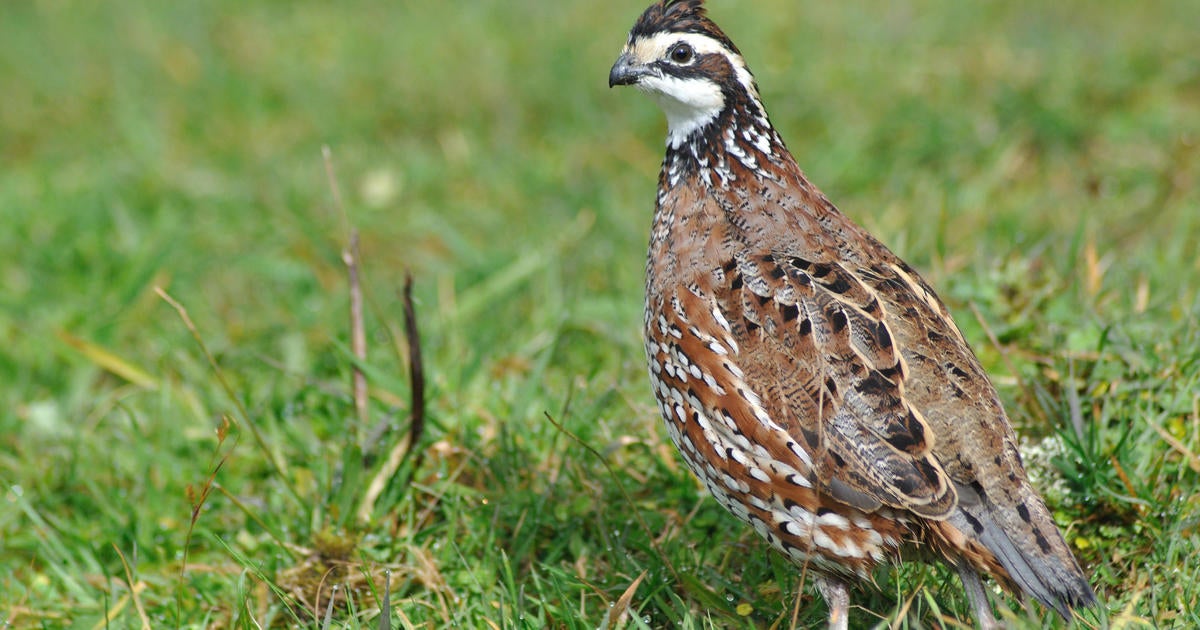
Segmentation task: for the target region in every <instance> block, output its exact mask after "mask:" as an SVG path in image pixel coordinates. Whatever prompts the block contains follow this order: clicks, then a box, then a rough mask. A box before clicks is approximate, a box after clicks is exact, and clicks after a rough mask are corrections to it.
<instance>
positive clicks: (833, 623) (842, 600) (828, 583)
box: [817, 575, 850, 630]
mask: <svg viewBox="0 0 1200 630" xmlns="http://www.w3.org/2000/svg"><path fill="white" fill-rule="evenodd" d="M817 590H818V591H821V596H822V597H824V598H825V604H826V605H827V606H829V630H846V623H847V621H849V617H850V591H849V589H847V588H846V583H845V582H843V581H841V580H839V579H837V578H833V577H826V576H823V575H822V576H818V577H817Z"/></svg>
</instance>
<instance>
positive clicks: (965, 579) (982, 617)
mask: <svg viewBox="0 0 1200 630" xmlns="http://www.w3.org/2000/svg"><path fill="white" fill-rule="evenodd" d="M954 568H956V569H958V577H960V578H962V583H963V589H964V590H966V591H967V599H969V600H971V608H972V609H973V610H974V611H975V620H976V621H978V622H979V627H980V628H982V629H983V630H1000V629H1001V628H1003V627H1004V626H1002V625H1001V624H1000V622H999V621H997V620H996V618H995V617H993V616H992V604H991V602H989V601H988V596H987V592H986V591H984V590H983V581H982V580H980V579H979V573H978V572H976V571H975V569H972V568H971V567H970V566H968V565H967V564H966V563H961V564H958V565H957V566H955V567H954Z"/></svg>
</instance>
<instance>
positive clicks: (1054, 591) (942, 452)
mask: <svg viewBox="0 0 1200 630" xmlns="http://www.w3.org/2000/svg"><path fill="white" fill-rule="evenodd" d="M608 82H609V86H610V87H611V86H616V85H632V86H634V87H636V88H638V89H639V90H641V91H642V92H645V93H647V94H649V95H650V96H651V97H653V98H654V99H655V100H656V101H657V102H658V104H659V106H660V107H661V108H662V110H663V111H664V112H665V113H666V116H667V125H668V130H667V150H666V157H665V159H664V160H663V164H662V171H661V173H660V174H659V180H658V200H657V204H656V206H655V212H654V227H653V230H652V232H651V235H650V251H649V261H648V262H647V264H646V311H645V337H646V354H647V356H648V358H649V363H650V379H651V382H652V384H653V388H654V393H655V395H656V396H657V398H658V403H659V406H660V408H661V410H662V415H663V418H664V419H665V420H666V425H667V430H668V432H669V433H670V435H671V438H672V440H674V442H675V445H676V446H677V447H678V448H679V451H680V452H681V453H682V454H683V458H684V460H685V461H686V462H687V464H688V466H689V467H690V468H691V470H692V471H693V472H695V474H696V475H697V476H699V478H700V479H701V480H702V481H703V483H704V485H705V486H707V487H708V489H709V491H710V492H711V493H712V495H713V496H714V497H715V498H716V499H717V501H719V502H720V503H721V504H722V505H724V506H725V507H726V508H727V509H728V510H729V511H730V512H733V513H734V514H735V515H737V516H738V517H739V518H741V519H742V520H744V521H746V522H747V523H749V524H750V525H752V526H753V527H754V529H755V531H757V532H758V533H759V534H760V535H761V536H763V537H764V538H766V539H767V540H768V541H769V542H770V543H771V545H773V546H774V547H775V548H777V549H778V550H779V551H781V552H783V553H784V554H786V555H787V556H788V557H789V558H790V559H791V560H793V561H794V562H796V563H797V564H799V565H802V566H810V567H811V568H812V569H813V570H814V573H815V575H816V576H817V577H816V583H817V586H818V588H819V590H820V592H821V594H822V595H823V596H824V598H825V600H826V602H827V604H828V605H829V608H830V611H829V623H830V626H831V627H834V628H845V627H846V623H847V614H848V612H849V611H848V608H849V595H848V591H847V582H848V581H849V580H853V579H869V575H870V573H871V570H872V568H873V567H874V566H875V565H876V564H878V563H880V562H881V561H884V560H887V559H890V558H894V557H897V556H898V555H899V554H900V553H901V552H902V551H908V550H916V551H918V552H928V553H924V554H922V555H926V556H934V557H940V558H941V559H943V560H945V561H946V562H948V563H949V564H950V565H952V566H953V567H954V568H955V569H956V570H957V572H958V573H959V575H960V576H961V578H962V581H963V584H964V586H965V589H966V593H967V595H968V597H969V599H970V601H971V605H972V607H973V609H974V612H975V615H976V618H977V619H978V620H979V623H980V624H981V625H983V626H985V627H992V626H994V625H995V624H996V623H997V622H996V620H995V618H994V617H993V616H992V612H991V606H990V603H989V601H988V598H987V595H986V593H985V591H984V588H983V584H982V582H981V580H980V574H981V573H986V574H990V575H991V576H993V577H994V578H995V579H996V580H997V581H998V582H1000V583H1001V584H1002V585H1004V586H1005V587H1007V588H1009V589H1010V590H1014V591H1022V592H1024V593H1027V594H1029V595H1031V596H1033V597H1034V598H1035V599H1037V600H1038V601H1040V602H1041V603H1043V604H1045V605H1046V606H1048V607H1050V608H1053V609H1054V610H1056V611H1058V613H1060V614H1062V615H1063V616H1064V617H1069V615H1070V613H1071V609H1072V608H1077V607H1082V606H1088V605H1091V604H1093V603H1094V602H1095V595H1094V594H1093V592H1092V589H1091V587H1090V586H1089V585H1088V581H1087V579H1086V578H1085V577H1084V575H1083V572H1082V571H1081V570H1080V568H1079V564H1078V563H1077V562H1076V561H1075V558H1074V557H1073V556H1072V554H1071V551H1070V550H1069V548H1068V547H1067V544H1066V542H1065V541H1064V540H1063V537H1062V534H1061V533H1060V532H1059V530H1058V527H1057V526H1056V525H1055V523H1054V520H1053V519H1052V518H1051V515H1050V512H1049V511H1048V510H1047V509H1046V505H1045V503H1044V502H1043V501H1042V499H1041V498H1040V497H1039V496H1038V494H1037V492H1036V491H1034V489H1033V488H1032V487H1031V486H1030V485H1029V482H1028V480H1027V478H1026V475H1025V470H1024V468H1023V466H1022V464H1021V457H1020V455H1019V454H1018V452H1017V446H1016V439H1015V437H1014V435H1013V431H1012V428H1011V427H1010V426H1009V423H1008V418H1007V416H1006V415H1005V412H1004V409H1003V408H1002V407H1001V404H1000V400H999V398H998V397H997V395H996V391H995V389H994V388H993V387H992V385H991V383H990V382H989V381H988V378H987V376H986V375H985V374H984V371H983V368H982V367H981V366H980V364H979V361H978V359H976V357H975V355H974V354H973V353H972V351H971V349H970V348H969V347H968V346H967V343H966V341H965V340H964V339H963V336H962V333H960V332H959V330H958V328H957V327H956V326H955V324H954V322H953V320H951V318H950V315H949V314H948V313H947V311H946V307H945V306H944V305H943V304H942V302H941V300H940V299H938V297H937V295H936V294H935V293H934V292H933V289H931V288H930V287H929V285H928V284H926V283H925V281H924V280H922V279H921V277H920V276H919V275H918V274H917V272H916V271H915V270H913V268H912V267H910V266H908V265H907V264H905V262H904V261H902V260H900V259H899V258H898V257H896V255H895V254H893V253H892V252H891V251H889V250H888V249H887V248H886V247H884V246H883V245H882V244H881V243H880V242H879V241H878V240H876V239H875V238H874V237H872V236H871V235H870V234H868V233H867V232H866V231H864V230H863V229H862V228H861V227H859V226H858V225H855V224H854V223H853V222H851V221H850V220H849V219H847V218H846V217H845V216H844V215H843V214H841V213H840V212H839V211H838V210H837V208H835V207H834V205H833V204H832V203H830V201H829V200H828V199H826V198H825V196H824V195H822V194H821V192H820V191H819V190H817V188H816V186H814V185H813V184H811V183H810V182H809V181H808V179H806V178H805V176H804V174H803V173H802V172H801V171H800V168H799V166H797V165H796V160H795V159H794V158H793V157H792V155H791V153H789V152H788V150H787V148H786V147H785V146H784V143H783V140H782V139H781V138H780V136H779V134H778V132H776V130H775V128H774V127H772V126H771V122H770V120H769V119H768V118H767V112H766V110H765V109H764V108H763V105H762V101H761V99H760V98H759V94H758V89H757V87H756V85H755V82H754V77H753V75H752V74H751V73H750V70H749V68H747V66H746V62H745V61H744V60H743V59H742V56H741V53H740V52H739V51H738V49H737V47H736V46H734V44H733V42H732V41H730V39H729V38H728V37H727V36H726V35H725V33H723V32H722V31H721V29H720V28H719V27H717V25H716V24H714V23H713V22H712V21H711V20H709V19H708V17H707V16H706V14H705V9H704V7H703V2H702V0H660V1H659V2H656V3H655V4H653V5H651V6H650V8H648V9H647V10H646V12H645V13H643V14H642V16H641V17H640V18H639V19H638V21H637V23H636V24H635V25H634V26H633V29H632V30H631V31H630V33H629V39H628V41H627V42H626V44H625V48H624V50H623V51H622V53H621V56H620V58H618V59H617V61H616V63H615V64H614V65H613V67H612V71H611V73H610V74H609V77H608Z"/></svg>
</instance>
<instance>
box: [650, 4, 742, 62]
mask: <svg viewBox="0 0 1200 630" xmlns="http://www.w3.org/2000/svg"><path fill="white" fill-rule="evenodd" d="M657 33H697V34H699V35H707V36H708V37H711V38H713V39H715V40H717V41H719V42H721V44H722V45H724V46H725V48H727V49H729V50H730V51H731V52H734V53H737V54H739V55H740V54H741V52H740V51H738V49H737V46H734V45H733V42H732V41H730V39H729V37H727V36H726V35H725V33H724V32H723V31H722V30H721V28H720V27H718V26H717V25H716V24H714V23H713V22H712V20H710V19H708V14H707V11H706V10H705V8H704V0H659V1H658V2H655V3H654V4H652V5H650V7H649V8H647V9H646V12H645V13H642V17H640V18H638V21H637V23H636V24H634V25H633V29H632V30H630V31H629V41H630V42H633V41H634V40H636V39H638V38H640V37H651V36H653V35H655V34H657Z"/></svg>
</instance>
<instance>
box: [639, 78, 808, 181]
mask: <svg viewBox="0 0 1200 630" xmlns="http://www.w3.org/2000/svg"><path fill="white" fill-rule="evenodd" d="M790 170H798V169H797V168H796V166H795V161H794V160H793V159H792V157H791V154H789V153H788V150H787V147H786V146H784V144H783V139H782V138H780V137H779V133H778V132H776V131H775V128H774V127H772V126H771V121H770V119H769V118H768V117H767V112H766V110H765V109H764V108H763V106H762V104H761V103H760V102H758V100H757V99H755V98H753V97H751V96H750V95H748V94H746V93H744V92H740V93H735V94H732V95H728V97H727V102H726V106H725V108H724V109H722V110H721V112H720V113H718V114H717V115H716V116H713V117H712V119H711V120H709V121H708V122H707V123H706V124H703V125H699V126H694V127H692V128H689V129H687V130H677V129H674V128H672V129H671V130H670V133H669V134H668V139H667V153H666V157H665V158H664V159H663V164H662V173H661V178H660V181H659V183H660V190H661V188H663V187H666V188H674V187H676V186H681V185H688V186H694V185H700V186H703V187H705V188H718V189H728V188H730V187H735V186H738V185H739V183H740V185H742V186H746V185H748V183H749V182H750V181H753V180H755V179H774V180H778V179H779V178H781V177H785V176H786V175H787V174H788V171H790Z"/></svg>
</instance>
